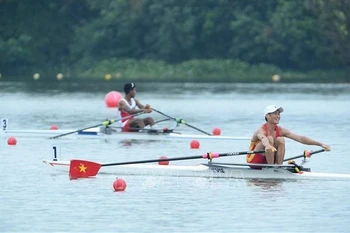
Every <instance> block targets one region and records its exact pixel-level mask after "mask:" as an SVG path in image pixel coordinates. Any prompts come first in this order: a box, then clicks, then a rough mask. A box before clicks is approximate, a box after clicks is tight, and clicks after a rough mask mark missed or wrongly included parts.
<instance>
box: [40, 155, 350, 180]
mask: <svg viewBox="0 0 350 233" xmlns="http://www.w3.org/2000/svg"><path fill="white" fill-rule="evenodd" d="M43 162H44V163H45V164H47V165H49V166H50V167H51V168H54V169H55V170H58V171H63V172H66V173H68V172H69V169H70V161H54V160H43ZM250 165H252V164H250ZM253 165H254V166H261V169H252V168H250V167H248V164H220V163H211V162H209V163H201V164H198V165H158V164H127V165H120V166H115V167H112V166H107V167H101V170H100V172H99V174H110V175H114V176H118V175H138V176H172V177H207V178H235V179H287V180H289V179H292V180H310V179H311V180H339V179H343V180H344V179H345V180H350V174H337V173H318V172H311V171H310V169H308V168H304V169H302V170H301V171H299V172H296V171H295V166H293V165H282V166H278V165H261V164H260V165H258V164H253Z"/></svg>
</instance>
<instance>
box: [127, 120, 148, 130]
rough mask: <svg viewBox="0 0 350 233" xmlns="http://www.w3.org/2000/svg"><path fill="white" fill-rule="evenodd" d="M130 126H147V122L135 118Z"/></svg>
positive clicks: (140, 127)
mask: <svg viewBox="0 0 350 233" xmlns="http://www.w3.org/2000/svg"><path fill="white" fill-rule="evenodd" d="M130 128H139V129H143V128H145V123H143V120H142V119H134V120H132V121H131V122H130Z"/></svg>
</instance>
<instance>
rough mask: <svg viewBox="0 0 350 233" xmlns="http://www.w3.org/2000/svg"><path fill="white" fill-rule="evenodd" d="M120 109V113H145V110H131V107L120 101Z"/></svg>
mask: <svg viewBox="0 0 350 233" xmlns="http://www.w3.org/2000/svg"><path fill="white" fill-rule="evenodd" d="M118 109H119V111H126V112H128V113H129V114H131V115H133V114H136V113H140V112H143V111H144V110H143V109H131V108H130V107H129V105H127V104H126V103H125V101H119V103H118Z"/></svg>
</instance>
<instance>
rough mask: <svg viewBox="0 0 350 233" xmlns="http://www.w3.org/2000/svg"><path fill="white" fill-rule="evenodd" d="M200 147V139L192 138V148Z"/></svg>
mask: <svg viewBox="0 0 350 233" xmlns="http://www.w3.org/2000/svg"><path fill="white" fill-rule="evenodd" d="M198 148H199V141H198V140H192V141H191V149H198Z"/></svg>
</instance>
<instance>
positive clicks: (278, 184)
mask: <svg viewBox="0 0 350 233" xmlns="http://www.w3.org/2000/svg"><path fill="white" fill-rule="evenodd" d="M283 182H286V181H285V180H281V179H248V180H247V184H248V186H256V187H260V188H261V189H262V190H264V191H271V190H273V191H276V190H282V188H283ZM287 182H288V181H287Z"/></svg>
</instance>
